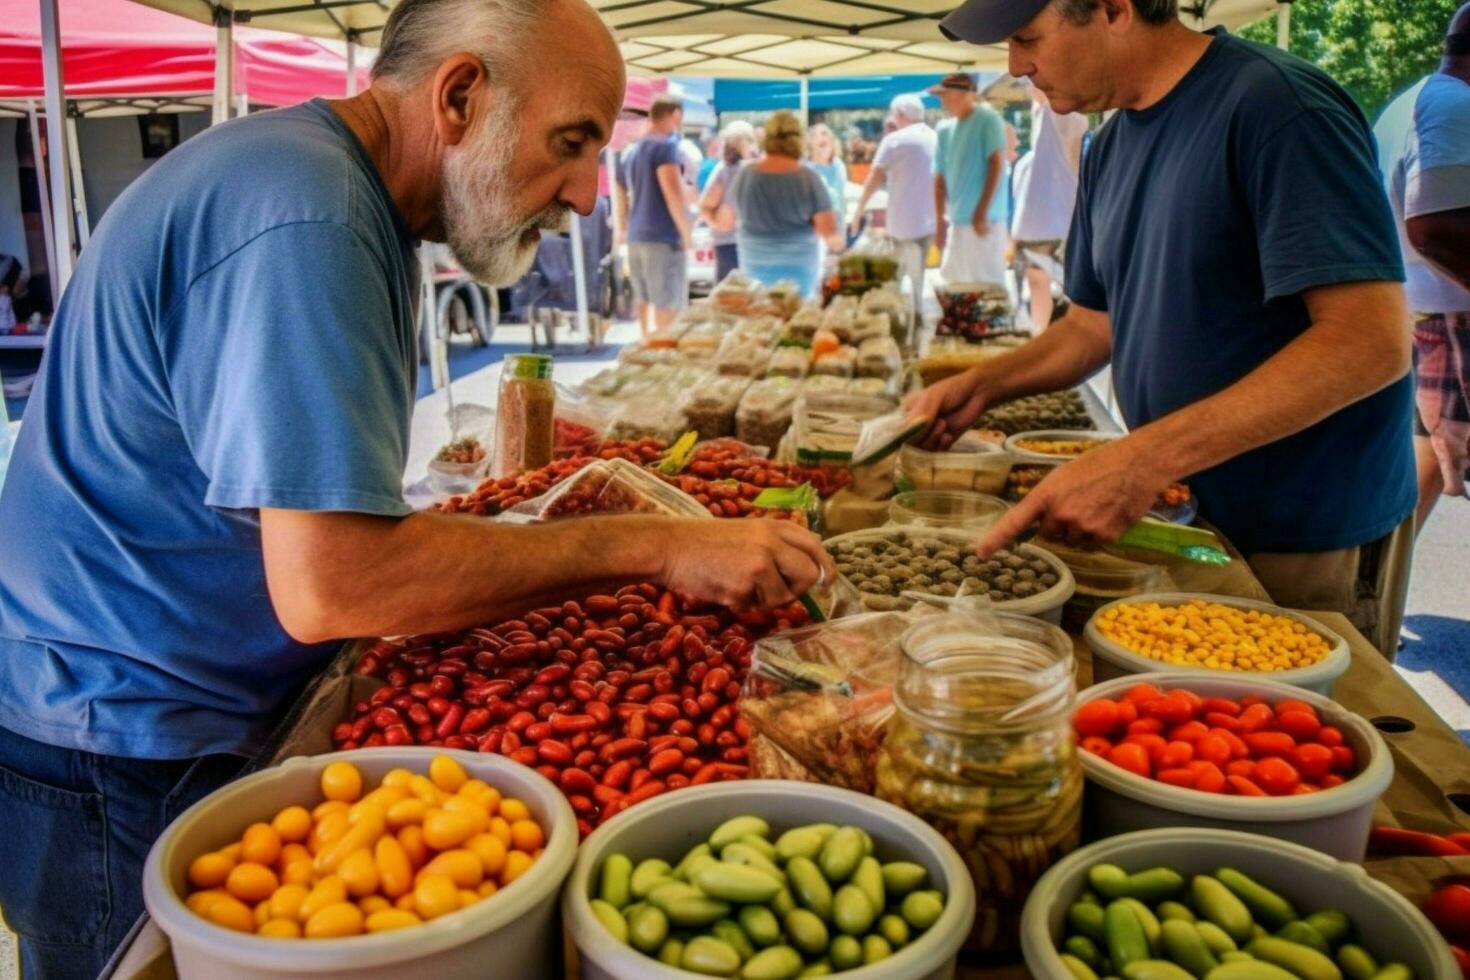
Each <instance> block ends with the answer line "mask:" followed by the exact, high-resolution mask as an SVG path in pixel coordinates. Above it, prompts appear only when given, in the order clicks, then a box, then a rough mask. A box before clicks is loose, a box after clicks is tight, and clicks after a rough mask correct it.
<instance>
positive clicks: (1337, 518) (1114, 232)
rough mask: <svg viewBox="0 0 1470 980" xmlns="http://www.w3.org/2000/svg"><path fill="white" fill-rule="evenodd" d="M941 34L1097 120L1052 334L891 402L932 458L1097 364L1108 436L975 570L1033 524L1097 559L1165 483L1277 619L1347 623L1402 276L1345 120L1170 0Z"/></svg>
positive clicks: (1370, 507)
mask: <svg viewBox="0 0 1470 980" xmlns="http://www.w3.org/2000/svg"><path fill="white" fill-rule="evenodd" d="M944 26H945V27H946V29H947V30H949V31H950V32H952V33H953V34H954V35H957V36H959V37H961V38H964V39H966V40H969V41H972V42H975V43H987V44H988V43H998V42H1000V41H1003V40H1009V43H1010V59H1011V60H1010V64H1011V69H1012V71H1013V72H1014V73H1015V74H1017V75H1020V76H1022V77H1026V78H1029V79H1030V80H1031V81H1032V82H1033V83H1034V84H1035V85H1037V86H1038V87H1039V88H1040V89H1041V90H1042V91H1044V92H1045V93H1046V95H1047V96H1048V97H1049V98H1050V100H1051V103H1052V105H1053V106H1054V107H1055V108H1056V110H1057V111H1058V112H1077V111H1081V112H1099V111H1102V110H1106V109H1113V108H1116V109H1118V110H1119V111H1118V112H1117V113H1116V114H1115V115H1114V116H1113V118H1112V119H1111V120H1109V122H1108V123H1107V124H1106V125H1105V126H1104V127H1103V128H1102V130H1101V131H1100V132H1099V134H1098V136H1097V139H1096V141H1095V142H1094V143H1093V145H1092V147H1091V149H1090V151H1089V152H1088V154H1087V156H1086V158H1085V159H1084V161H1083V165H1082V173H1081V182H1080V188H1079V192H1078V200H1077V209H1076V213H1075V215H1074V217H1073V223H1072V232H1071V235H1070V236H1069V244H1068V255H1067V270H1066V271H1067V275H1066V286H1067V290H1066V291H1067V294H1068V296H1069V297H1070V298H1071V300H1072V307H1071V310H1070V312H1069V313H1068V314H1067V315H1066V316H1065V317H1064V318H1063V319H1061V320H1060V321H1058V322H1057V323H1055V324H1054V325H1053V326H1052V327H1051V329H1049V330H1048V331H1047V332H1046V333H1044V334H1042V335H1041V336H1040V337H1039V338H1037V339H1036V340H1033V341H1032V342H1031V343H1029V344H1027V345H1026V346H1025V347H1022V348H1021V349H1019V350H1018V351H1016V352H1015V353H1012V354H1010V355H1007V356H1005V357H1002V358H996V359H994V360H992V361H989V362H987V363H986V364H985V365H984V366H981V367H979V368H976V369H974V370H972V371H970V372H969V373H967V374H964V375H960V376H957V377H956V378H954V379H951V380H949V381H946V382H943V383H941V384H939V385H936V386H934V387H932V388H930V389H928V390H927V391H925V392H923V393H922V394H921V395H920V396H918V397H917V398H916V399H915V402H914V406H915V409H916V411H920V412H924V413H928V414H932V415H933V416H935V423H934V424H933V425H932V426H931V429H930V431H929V432H928V433H927V434H926V439H927V441H928V442H930V443H933V444H938V445H948V444H950V443H951V442H953V440H954V438H955V437H956V436H957V435H959V434H961V433H963V432H964V431H965V430H966V429H967V428H968V427H969V426H970V424H971V423H972V422H973V421H974V420H975V418H976V417H977V416H978V415H979V413H980V412H982V411H983V410H984V409H985V408H986V407H987V406H990V405H994V404H996V403H997V402H1002V401H1005V400H1007V399H1011V398H1015V397H1018V396H1021V395H1026V394H1031V393H1033V392H1041V391H1050V390H1053V389H1056V388H1063V387H1067V386H1070V385H1074V384H1077V383H1078V382H1080V381H1081V380H1082V379H1084V378H1086V377H1087V376H1088V375H1090V374H1092V373H1093V372H1094V371H1096V370H1098V369H1099V368H1100V367H1102V366H1103V365H1104V364H1107V363H1108V362H1109V361H1111V363H1112V367H1113V381H1114V385H1115V387H1116V390H1117V396H1118V402H1119V405H1120V407H1121V409H1122V412H1123V416H1124V418H1125V420H1126V421H1127V423H1128V425H1129V427H1130V429H1131V434H1130V435H1129V437H1128V438H1126V439H1122V440H1119V441H1117V442H1114V443H1111V444H1109V445H1108V446H1106V447H1103V448H1100V449H1096V450H1094V451H1092V452H1089V453H1087V454H1086V455H1084V456H1082V457H1081V458H1080V459H1078V460H1076V461H1075V462H1072V463H1069V464H1067V465H1065V466H1062V467H1060V468H1058V469H1057V470H1056V471H1055V472H1054V473H1053V474H1052V475H1051V476H1049V477H1048V478H1047V479H1046V480H1045V481H1043V482H1042V483H1041V484H1040V485H1039V486H1038V487H1037V489H1036V490H1035V491H1033V492H1032V493H1031V494H1029V495H1028V496H1027V497H1026V499H1025V500H1024V501H1023V502H1022V503H1021V504H1019V505H1018V506H1017V507H1016V508H1015V509H1013V510H1012V511H1011V512H1010V514H1008V515H1007V516H1006V518H1005V519H1003V520H1002V521H1000V522H999V523H998V524H997V525H996V527H995V528H994V529H993V530H992V532H991V533H990V534H989V535H987V537H986V538H985V539H984V540H983V541H982V542H981V550H982V551H986V552H988V551H990V550H993V549H994V548H996V547H998V546H999V545H1000V544H1002V543H1003V542H1005V541H1007V540H1010V539H1012V538H1014V537H1015V536H1016V535H1017V534H1019V533H1020V532H1021V531H1022V530H1023V529H1024V528H1026V527H1027V526H1029V525H1032V524H1039V525H1040V528H1041V531H1042V532H1043V533H1044V534H1046V535H1047V536H1049V537H1053V538H1061V539H1064V540H1066V541H1068V542H1069V543H1071V544H1095V543H1098V542H1106V541H1114V540H1116V539H1117V538H1118V537H1119V536H1120V535H1121V534H1122V533H1123V532H1124V531H1125V530H1127V529H1128V528H1129V527H1130V526H1131V525H1132V524H1133V523H1134V522H1136V521H1137V520H1138V519H1139V518H1141V517H1142V516H1143V515H1144V514H1145V513H1146V512H1147V511H1148V510H1149V508H1150V507H1151V505H1152V504H1153V502H1154V499H1155V497H1156V496H1157V494H1158V493H1159V491H1161V490H1162V489H1164V488H1165V487H1166V486H1168V485H1169V484H1170V483H1172V482H1174V481H1175V480H1180V479H1186V478H1187V479H1189V480H1190V481H1191V483H1192V485H1193V487H1194V490H1195V492H1196V493H1197V494H1198V497H1199V499H1200V503H1201V507H1202V509H1203V512H1204V514H1205V515H1206V516H1207V517H1208V518H1209V519H1210V520H1211V521H1212V522H1214V523H1215V524H1216V525H1217V526H1218V527H1220V528H1221V529H1222V530H1223V531H1224V532H1225V534H1226V535H1227V536H1228V537H1229V538H1230V539H1231V540H1232V541H1233V542H1234V543H1235V544H1236V545H1237V546H1238V547H1239V548H1240V550H1241V551H1242V552H1243V553H1244V554H1245V555H1246V557H1247V559H1248V561H1249V562H1250V564H1251V566H1252V568H1253V569H1254V571H1255V572H1256V574H1257V576H1258V577H1259V578H1260V580H1261V581H1262V583H1263V584H1264V585H1265V586H1266V588H1267V590H1268V591H1270V593H1271V594H1272V596H1273V597H1275V598H1276V600H1277V601H1279V602H1282V603H1284V604H1287V605H1293V606H1299V607H1300V606H1305V607H1307V608H1313V609H1324V608H1325V609H1338V610H1341V611H1344V612H1348V613H1354V612H1357V606H1358V603H1357V598H1358V597H1357V586H1358V583H1357V578H1358V563H1359V548H1360V546H1362V545H1365V544H1369V543H1370V542H1374V541H1376V540H1378V539H1380V538H1383V537H1384V536H1386V535H1388V534H1389V533H1390V532H1393V531H1395V529H1397V528H1398V527H1399V526H1400V525H1401V524H1402V523H1403V522H1404V521H1405V518H1407V517H1409V515H1410V514H1411V513H1412V511H1413V508H1414V499H1415V486H1414V465H1413V453H1412V449H1411V446H1410V429H1409V422H1410V412H1411V408H1412V396H1413V391H1412V381H1411V379H1410V377H1409V360H1410V355H1409V317H1408V309H1407V306H1406V304H1405V300H1404V290H1403V287H1402V286H1401V285H1400V283H1401V282H1402V280H1403V264H1402V261H1401V260H1400V257H1399V251H1398V244H1397V241H1396V239H1395V234H1394V227H1393V217H1392V214H1391V213H1390V211H1389V207H1388V202H1387V199H1386V198H1385V196H1384V193H1383V188H1382V186H1381V184H1380V181H1379V176H1378V172H1377V167H1376V164H1375V162H1374V154H1373V142H1372V138H1371V135H1370V133H1369V131H1368V125H1367V122H1366V120H1365V119H1364V118H1363V115H1362V113H1361V112H1360V111H1359V110H1358V108H1357V106H1355V105H1354V104H1353V102H1352V100H1351V99H1350V98H1349V97H1348V96H1347V94H1346V93H1344V92H1343V90H1342V89H1341V88H1339V87H1338V86H1337V85H1336V84H1335V83H1333V81H1332V80H1331V79H1329V78H1328V77H1327V76H1326V75H1325V74H1323V73H1322V72H1321V71H1319V70H1318V69H1316V68H1314V67H1312V66H1311V65H1309V64H1307V63H1305V62H1303V61H1301V60H1299V59H1297V58H1294V57H1291V56H1290V55H1287V54H1284V53H1282V52H1279V51H1277V50H1276V49H1274V48H1267V47H1263V46H1260V45H1256V44H1251V43H1248V42H1245V41H1241V40H1238V39H1236V38H1232V37H1229V36H1228V35H1226V34H1224V33H1221V32H1219V31H1211V32H1208V33H1203V34H1202V33H1197V32H1195V31H1193V30H1190V29H1188V28H1187V27H1185V26H1184V25H1183V24H1181V23H1180V22H1179V20H1178V11H1177V6H1176V3H1175V0H1054V2H1048V0H1025V2H1022V0H970V2H968V3H966V4H965V5H964V6H963V7H961V8H959V9H958V10H956V11H955V12H954V13H953V14H951V15H950V16H949V17H948V18H946V20H945V21H944ZM1366 611H1367V610H1365V612H1366Z"/></svg>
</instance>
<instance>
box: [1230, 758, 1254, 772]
mask: <svg viewBox="0 0 1470 980" xmlns="http://www.w3.org/2000/svg"><path fill="white" fill-rule="evenodd" d="M1255 771H1256V764H1255V763H1254V762H1252V761H1251V760H1249V759H1232V760H1231V761H1230V762H1227V763H1226V764H1225V774H1226V775H1227V776H1249V775H1250V774H1251V773H1253V772H1255Z"/></svg>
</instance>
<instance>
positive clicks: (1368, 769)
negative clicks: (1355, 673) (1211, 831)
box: [1078, 674, 1393, 861]
mask: <svg viewBox="0 0 1470 980" xmlns="http://www.w3.org/2000/svg"><path fill="white" fill-rule="evenodd" d="M1144 679H1145V678H1140V677H1120V678H1118V679H1116V680H1111V681H1108V682H1106V683H1104V684H1097V685H1094V686H1093V687H1090V688H1088V689H1087V690H1086V691H1084V692H1083V694H1082V697H1080V698H1079V699H1078V706H1079V707H1080V706H1081V705H1083V704H1086V703H1087V702H1088V701H1094V700H1097V699H1098V698H1113V699H1117V698H1118V697H1121V696H1122V694H1123V692H1124V691H1126V690H1128V688H1130V687H1132V686H1133V685H1134V684H1136V683H1138V682H1139V681H1141V680H1144ZM1147 681H1148V682H1149V683H1150V684H1155V685H1157V686H1159V687H1161V688H1163V689H1164V690H1165V691H1171V690H1174V689H1175V688H1179V687H1182V688H1186V689H1188V690H1190V691H1193V692H1194V693H1196V694H1198V695H1200V696H1201V697H1206V698H1209V697H1218V698H1231V699H1235V698H1239V697H1242V696H1244V695H1246V694H1258V695H1260V696H1261V697H1263V698H1265V699H1266V700H1267V701H1268V702H1269V703H1271V704H1276V703H1277V702H1279V701H1284V700H1287V699H1288V698H1294V699H1296V700H1299V701H1305V702H1307V703H1308V704H1310V705H1311V706H1312V707H1314V708H1316V709H1317V714H1318V716H1319V717H1320V718H1321V719H1322V720H1323V722H1324V723H1325V724H1329V725H1335V726H1336V727H1337V728H1339V729H1340V730H1341V731H1342V736H1343V742H1344V743H1345V744H1346V745H1348V746H1349V747H1350V748H1351V749H1352V750H1353V752H1354V753H1355V754H1356V755H1357V757H1358V774H1357V775H1356V776H1354V777H1353V778H1351V779H1349V780H1348V781H1347V782H1345V783H1343V784H1342V785H1341V786H1335V787H1333V788H1332V789H1324V790H1322V791H1321V792H1318V793H1308V794H1305V795H1303V796H1271V797H1258V796H1254V797H1253V796H1228V795H1225V794H1222V793H1202V792H1200V791H1199V790H1193V789H1185V788H1183V787H1180V786H1170V785H1169V784H1167V783H1161V782H1158V781H1157V780H1153V779H1145V778H1143V777H1142V776H1139V775H1136V774H1134V773H1131V772H1128V771H1127V770H1126V769H1122V768H1119V767H1118V766H1115V765H1113V764H1112V763H1111V762H1108V761H1107V760H1106V759H1103V758H1101V757H1099V756H1096V755H1093V754H1092V753H1091V752H1082V753H1079V754H1080V755H1081V757H1082V768H1083V770H1084V771H1085V772H1086V773H1087V802H1086V806H1085V812H1086V813H1087V815H1088V820H1089V830H1090V831H1091V832H1092V834H1093V836H1096V837H1112V836H1115V835H1117V834H1125V833H1128V832H1129V831H1134V830H1149V829H1153V828H1155V827H1218V828H1222V829H1225V830H1241V831H1246V832H1248V833H1256V834H1264V835H1266V836H1268V837H1275V838H1278V839H1280V840H1287V841H1292V842H1293V843H1296V844H1302V845H1305V846H1307V847H1310V848H1312V849H1314V850H1318V851H1321V852H1322V853H1324V854H1330V855H1331V856H1333V857H1335V858H1340V859H1342V860H1344V861H1361V860H1362V859H1363V855H1364V854H1365V853H1366V852H1367V850H1368V832H1369V830H1371V829H1372V824H1373V804H1374V803H1375V802H1376V801H1377V800H1378V797H1379V796H1381V795H1383V793H1384V791H1386V790H1387V789H1388V784H1389V783H1391V782H1393V757H1392V756H1391V755H1390V754H1389V751H1388V745H1387V744H1386V743H1385V742H1384V741H1383V737H1382V736H1381V735H1379V734H1378V730H1377V729H1375V728H1374V727H1373V726H1372V725H1370V724H1369V723H1368V722H1367V721H1366V720H1364V719H1363V718H1360V717H1358V716H1357V715H1355V714H1353V713H1352V712H1351V711H1348V710H1347V709H1346V708H1343V707H1342V706H1341V705H1339V704H1337V703H1336V702H1334V701H1331V700H1329V699H1327V698H1324V697H1322V696H1321V695H1319V694H1312V693H1311V692H1308V691H1303V690H1302V689H1300V688H1296V687H1292V686H1291V685H1289V684H1281V683H1278V682H1275V681H1264V680H1256V679H1254V678H1244V677H1222V676H1213V677H1201V676H1200V675H1198V674H1154V675H1152V676H1150V677H1148V678H1147Z"/></svg>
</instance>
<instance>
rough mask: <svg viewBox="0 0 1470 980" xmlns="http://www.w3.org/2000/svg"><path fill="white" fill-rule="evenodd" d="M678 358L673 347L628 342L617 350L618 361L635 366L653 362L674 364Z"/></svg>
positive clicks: (648, 365) (652, 363)
mask: <svg viewBox="0 0 1470 980" xmlns="http://www.w3.org/2000/svg"><path fill="white" fill-rule="evenodd" d="M679 360H680V356H679V351H678V350H677V349H676V348H674V347H649V346H647V345H645V344H628V345H627V346H626V347H624V348H623V349H622V350H620V351H618V363H619V364H626V365H632V366H635V367H650V366H652V365H655V364H674V363H676V362H678V361H679Z"/></svg>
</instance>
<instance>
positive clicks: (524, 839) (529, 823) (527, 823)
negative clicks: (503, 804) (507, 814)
mask: <svg viewBox="0 0 1470 980" xmlns="http://www.w3.org/2000/svg"><path fill="white" fill-rule="evenodd" d="M510 842H511V844H513V845H514V846H515V849H516V850H518V851H525V852H526V853H527V854H530V853H531V852H533V851H535V850H537V849H538V848H540V847H541V845H542V844H544V843H546V835H544V834H543V833H541V825H540V824H539V823H537V822H536V821H534V820H517V821H516V822H515V823H513V824H511V825H510Z"/></svg>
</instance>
